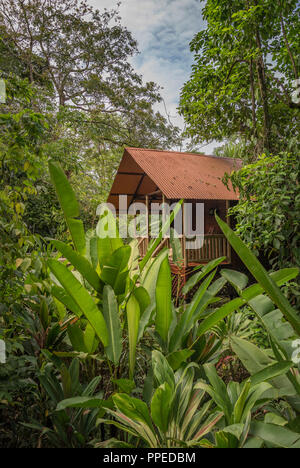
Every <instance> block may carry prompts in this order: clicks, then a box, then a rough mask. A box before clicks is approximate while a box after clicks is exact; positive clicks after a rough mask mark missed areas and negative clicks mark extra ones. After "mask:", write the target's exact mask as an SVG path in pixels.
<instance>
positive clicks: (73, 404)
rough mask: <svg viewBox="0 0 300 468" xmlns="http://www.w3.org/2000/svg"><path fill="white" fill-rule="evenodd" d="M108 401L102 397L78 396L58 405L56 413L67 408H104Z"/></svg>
mask: <svg viewBox="0 0 300 468" xmlns="http://www.w3.org/2000/svg"><path fill="white" fill-rule="evenodd" d="M105 404H106V401H105V400H102V399H101V397H97V396H94V397H90V396H77V397H72V398H67V399H65V400H62V401H60V402H59V403H58V405H57V407H56V411H62V410H65V409H67V408H99V409H100V408H102V407H103V406H105Z"/></svg>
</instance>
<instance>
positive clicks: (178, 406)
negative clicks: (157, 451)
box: [105, 351, 223, 448]
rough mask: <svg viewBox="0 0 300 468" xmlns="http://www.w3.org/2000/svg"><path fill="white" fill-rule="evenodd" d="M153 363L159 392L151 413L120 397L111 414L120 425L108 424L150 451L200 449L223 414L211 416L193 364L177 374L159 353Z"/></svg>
mask: <svg viewBox="0 0 300 468" xmlns="http://www.w3.org/2000/svg"><path fill="white" fill-rule="evenodd" d="M152 362H153V364H152V365H153V373H154V379H155V382H156V388H155V390H154V393H153V396H152V399H151V403H150V410H149V408H148V407H147V405H146V404H145V403H144V402H142V401H140V400H137V399H136V398H132V397H130V396H128V395H126V394H116V395H114V396H113V402H114V405H115V407H116V410H115V411H112V410H107V411H108V413H109V414H111V415H112V416H113V417H114V418H115V419H116V421H115V422H114V421H110V420H106V421H105V422H106V423H108V424H115V425H116V426H117V427H118V428H120V429H122V430H123V431H125V432H128V433H129V434H130V435H132V436H134V437H135V438H139V439H143V441H144V443H145V444H146V447H149V448H162V447H167V448H171V447H177V448H178V447H186V448H187V447H197V446H200V445H201V439H203V438H204V436H205V435H207V434H208V433H209V432H210V431H211V430H212V429H213V427H214V426H215V424H216V423H217V422H218V421H219V420H220V419H221V418H222V416H223V413H222V412H215V413H213V414H211V415H209V408H210V402H207V403H204V402H203V401H202V400H203V396H204V392H203V391H199V390H197V383H195V382H194V375H195V370H194V367H193V364H191V365H189V366H186V367H185V369H184V370H183V369H180V370H178V371H177V372H176V373H174V372H173V371H172V369H171V368H170V367H169V365H168V363H167V361H166V359H165V358H164V357H163V355H162V354H160V353H158V352H157V351H154V352H153V353H152ZM199 405H201V407H200V408H199Z"/></svg>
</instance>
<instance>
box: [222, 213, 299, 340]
mask: <svg viewBox="0 0 300 468" xmlns="http://www.w3.org/2000/svg"><path fill="white" fill-rule="evenodd" d="M216 219H217V222H218V224H219V226H220V228H221V229H222V231H223V233H224V234H225V236H226V238H227V240H228V241H229V243H230V244H231V246H232V247H233V248H234V250H235V251H236V253H237V254H238V256H239V257H240V259H241V260H242V261H243V263H244V264H245V265H246V266H247V268H248V269H249V271H250V272H251V273H252V275H253V276H254V278H255V279H256V280H257V282H258V283H259V284H260V285H261V286H262V287H263V288H264V291H265V292H266V293H267V294H268V295H269V297H270V298H271V299H272V301H273V302H274V304H276V305H277V307H278V308H279V309H280V310H281V312H282V313H283V315H284V316H285V318H286V319H287V320H288V321H289V322H290V324H291V325H292V327H293V328H294V330H295V331H296V333H297V334H298V335H299V336H300V319H299V317H298V315H297V313H296V311H295V310H294V309H293V307H292V306H291V305H290V304H289V302H288V300H287V299H286V297H285V296H284V295H283V294H282V292H281V291H280V289H279V287H278V286H277V285H276V283H275V282H274V281H273V279H272V278H271V276H270V275H269V274H268V273H267V271H266V270H265V268H264V267H263V266H262V264H261V263H260V262H259V260H258V259H257V257H256V256H255V255H254V254H253V253H252V252H251V250H250V249H249V248H248V247H247V246H246V245H245V244H244V242H243V241H242V240H241V239H240V238H239V237H238V236H237V235H236V234H235V233H234V232H233V231H232V230H231V229H230V227H229V226H228V224H226V223H225V222H224V221H222V220H221V219H220V218H219V217H218V216H216Z"/></svg>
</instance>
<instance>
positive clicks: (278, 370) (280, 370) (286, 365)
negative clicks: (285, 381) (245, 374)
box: [250, 361, 293, 386]
mask: <svg viewBox="0 0 300 468" xmlns="http://www.w3.org/2000/svg"><path fill="white" fill-rule="evenodd" d="M292 366H293V363H292V362H289V361H284V362H279V363H277V364H273V365H271V366H267V367H266V368H265V369H263V370H261V371H260V372H257V373H256V374H254V375H252V376H251V379H250V382H251V386H254V385H258V384H259V383H262V382H265V381H267V380H271V379H274V377H278V376H279V375H282V374H286V373H287V372H288V371H289V370H290V368H291V367H292Z"/></svg>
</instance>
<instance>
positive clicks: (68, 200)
mask: <svg viewBox="0 0 300 468" xmlns="http://www.w3.org/2000/svg"><path fill="white" fill-rule="evenodd" d="M49 172H50V177H51V181H52V183H53V185H54V187H55V191H56V194H57V197H58V200H59V203H60V206H61V208H62V210H63V212H64V216H65V219H66V222H67V226H68V228H69V231H70V234H71V237H72V240H73V243H74V246H75V248H76V250H78V252H80V253H81V254H83V253H84V252H85V248H86V243H85V233H84V227H83V223H82V221H80V220H79V219H76V218H77V217H78V216H79V214H80V210H79V205H78V202H77V200H76V197H75V193H74V191H73V189H72V187H71V185H70V183H69V181H68V179H67V177H66V175H65V173H64V171H63V170H62V168H61V167H60V165H59V164H58V163H57V162H55V161H49Z"/></svg>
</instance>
